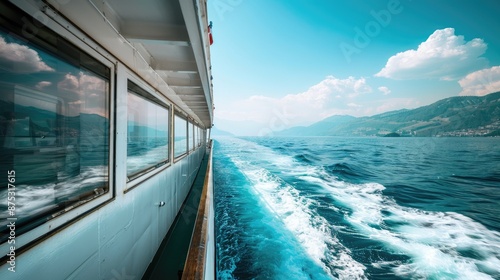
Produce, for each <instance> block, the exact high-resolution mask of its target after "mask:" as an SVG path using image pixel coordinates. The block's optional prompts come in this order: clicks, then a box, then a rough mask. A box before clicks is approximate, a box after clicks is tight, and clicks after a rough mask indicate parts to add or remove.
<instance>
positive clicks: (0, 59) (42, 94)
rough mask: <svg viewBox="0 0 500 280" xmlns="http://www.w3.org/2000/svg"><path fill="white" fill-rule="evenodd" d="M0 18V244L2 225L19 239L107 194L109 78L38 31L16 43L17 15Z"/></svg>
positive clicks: (90, 61)
mask: <svg viewBox="0 0 500 280" xmlns="http://www.w3.org/2000/svg"><path fill="white" fill-rule="evenodd" d="M0 19H1V20H2V29H0V154H1V157H0V173H1V174H5V177H4V179H3V180H0V198H1V199H0V243H3V242H5V241H6V240H7V237H8V234H9V233H8V229H9V228H8V227H7V226H6V225H7V224H8V223H9V221H8V218H16V219H17V220H16V222H15V224H16V233H17V234H22V233H24V232H26V231H28V230H30V229H32V228H35V227H37V226H39V225H41V224H43V223H45V222H47V221H49V220H51V219H53V218H55V217H57V216H59V215H60V214H62V213H65V212H67V211H69V209H73V208H75V207H76V206H79V205H81V204H84V203H86V202H89V201H93V200H95V199H97V198H98V197H101V196H103V194H107V193H109V181H108V179H109V144H110V143H109V142H110V140H109V130H110V121H109V117H110V113H109V98H110V72H111V71H110V69H109V68H107V67H106V66H104V65H103V64H102V63H100V62H99V61H98V60H96V59H94V58H93V57H91V56H89V55H88V54H86V53H84V52H83V51H81V50H80V49H79V48H77V47H76V46H74V45H72V44H71V43H69V42H68V41H66V40H65V39H64V38H62V37H61V36H59V35H57V34H55V33H54V32H52V31H50V30H48V29H44V28H42V27H41V26H40V28H39V29H38V32H37V33H36V34H30V36H23V32H22V31H23V29H22V28H23V22H22V21H21V16H19V14H16V13H14V12H9V11H5V10H4V11H2V12H0ZM23 19H24V18H23ZM3 28H6V29H3ZM24 35H26V34H24ZM7 174H8V179H7ZM11 210H15V211H11Z"/></svg>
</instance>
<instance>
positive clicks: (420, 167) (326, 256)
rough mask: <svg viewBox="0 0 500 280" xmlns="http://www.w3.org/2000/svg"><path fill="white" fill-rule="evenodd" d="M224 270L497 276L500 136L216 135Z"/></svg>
mask: <svg viewBox="0 0 500 280" xmlns="http://www.w3.org/2000/svg"><path fill="white" fill-rule="evenodd" d="M214 147H215V149H214V180H215V181H214V182H215V189H214V190H215V207H216V234H217V264H218V278H219V279H500V140H499V139H498V138H338V137H317V138H314V137H303V138H231V137H229V138H226V137H220V138H216V141H215V146H214Z"/></svg>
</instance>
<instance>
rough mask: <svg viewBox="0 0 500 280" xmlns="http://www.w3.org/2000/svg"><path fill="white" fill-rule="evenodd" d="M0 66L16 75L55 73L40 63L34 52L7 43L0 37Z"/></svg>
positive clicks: (43, 63)
mask: <svg viewBox="0 0 500 280" xmlns="http://www.w3.org/2000/svg"><path fill="white" fill-rule="evenodd" d="M0 65H1V66H2V67H4V68H6V69H9V70H10V71H13V72H16V73H35V72H41V71H55V70H54V69H53V68H51V67H49V66H48V65H47V64H45V62H43V61H42V59H41V58H40V56H39V55H38V53H37V52H36V51H35V50H32V49H30V48H29V47H27V46H23V45H20V44H17V43H7V42H6V41H5V39H4V38H3V37H1V36H0Z"/></svg>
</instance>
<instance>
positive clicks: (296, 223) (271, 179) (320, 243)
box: [221, 139, 366, 279]
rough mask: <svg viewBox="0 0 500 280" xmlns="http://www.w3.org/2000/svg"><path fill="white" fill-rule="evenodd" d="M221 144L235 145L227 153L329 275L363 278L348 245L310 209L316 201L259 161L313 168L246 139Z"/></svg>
mask: <svg viewBox="0 0 500 280" xmlns="http://www.w3.org/2000/svg"><path fill="white" fill-rule="evenodd" d="M221 145H225V146H226V147H227V145H232V146H233V147H234V150H235V152H234V153H229V155H228V156H229V157H230V158H231V160H232V161H233V162H234V163H235V165H236V166H237V167H238V169H239V170H240V171H241V172H243V173H244V174H245V176H247V178H248V179H249V180H250V181H251V182H252V183H253V188H254V190H255V191H256V192H257V193H258V194H259V197H260V198H261V199H262V200H263V201H264V202H265V203H266V205H267V207H268V209H269V210H270V211H272V212H273V213H275V214H276V216H278V217H279V219H280V220H281V221H283V223H284V225H285V227H286V228H287V229H288V230H289V231H290V232H291V233H293V234H294V236H295V237H296V238H297V240H298V241H299V243H300V244H301V246H302V247H303V248H304V249H305V251H306V252H307V254H308V255H309V256H310V257H311V259H312V260H313V261H315V262H316V263H317V264H318V265H320V266H321V267H323V269H324V270H325V272H327V273H328V274H329V275H330V276H331V277H333V274H336V275H338V276H339V278H341V279H366V277H365V276H364V270H365V267H364V266H363V265H362V264H360V263H358V262H356V261H355V260H354V259H353V258H352V257H351V254H350V253H351V252H350V251H349V249H348V248H346V247H344V246H343V245H342V244H341V243H340V242H339V240H338V239H337V238H336V237H335V236H334V234H332V232H331V226H330V224H329V223H328V221H327V220H326V219H325V218H323V217H322V216H320V215H318V214H317V213H315V212H314V211H313V210H311V205H312V204H314V203H315V201H314V200H312V199H309V198H307V197H304V196H301V194H300V193H299V191H298V190H296V189H295V188H293V187H292V186H291V185H289V184H287V183H286V182H284V181H283V180H282V179H281V178H280V177H278V176H276V175H274V174H273V173H271V172H270V171H269V170H267V169H266V168H263V167H262V165H263V164H272V165H275V166H277V167H278V170H292V171H293V172H296V173H297V175H299V174H300V175H304V176H307V175H309V174H313V173H314V172H312V169H314V168H311V169H303V168H298V167H300V166H298V165H297V162H296V161H294V160H293V159H292V158H290V157H286V156H283V155H280V154H277V153H275V152H274V151H272V150H271V149H268V148H266V147H262V146H259V145H257V144H255V143H252V142H249V141H244V140H240V139H231V143H221ZM238 151H239V152H238ZM242 151H251V152H242ZM300 170H301V171H300ZM304 170H305V171H304ZM332 250H334V251H332Z"/></svg>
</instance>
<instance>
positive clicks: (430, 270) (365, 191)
mask: <svg viewBox="0 0 500 280" xmlns="http://www.w3.org/2000/svg"><path fill="white" fill-rule="evenodd" d="M232 140H233V141H234V142H233V143H231V144H235V145H237V146H239V148H238V150H239V151H248V150H251V152H250V153H236V154H238V155H239V156H237V158H236V159H237V160H238V159H239V160H240V166H239V168H240V169H241V170H242V171H245V170H246V171H247V172H249V170H250V169H249V166H250V167H251V164H252V163H249V162H251V161H254V163H256V164H268V165H274V166H275V167H276V169H277V170H281V172H282V173H284V175H292V176H295V177H296V178H298V179H301V180H303V181H305V182H308V183H309V184H315V185H318V186H322V187H323V188H324V189H325V190H326V191H327V192H328V193H329V194H330V195H331V197H332V198H333V199H335V200H336V201H337V202H339V203H340V204H342V205H343V206H345V207H347V208H349V209H351V211H352V212H351V213H349V215H348V216H347V217H346V220H347V221H348V222H349V223H350V224H351V225H352V226H353V227H354V228H355V229H356V230H357V231H358V232H359V234H360V235H362V236H365V237H367V238H370V239H372V240H377V241H379V242H381V243H383V244H384V245H385V246H386V247H387V248H388V250H389V251H392V252H393V253H396V254H404V255H406V256H408V257H410V258H411V262H410V263H403V262H400V261H396V262H387V261H384V260H381V261H380V262H375V263H373V264H372V265H373V266H374V267H381V266H384V267H387V266H389V267H393V271H394V273H395V274H396V275H399V276H402V277H405V278H416V279H429V278H431V279H494V278H495V277H498V276H499V275H500V233H499V232H496V231H492V230H489V229H487V228H486V227H484V226H483V225H482V224H480V223H478V222H476V221H474V220H472V219H470V218H468V217H466V216H464V215H461V214H458V213H453V212H446V213H443V212H430V211H423V210H419V209H415V208H410V207H403V206H401V205H398V204H397V203H396V202H395V201H394V200H393V199H391V198H390V197H387V196H384V195H383V193H382V192H383V190H384V189H385V187H384V186H383V185H381V184H377V183H367V184H351V183H347V182H343V181H339V180H338V178H336V177H334V176H332V175H330V174H329V173H328V172H326V171H325V170H324V169H322V168H319V167H315V166H311V165H306V164H302V163H299V162H297V161H295V160H294V159H293V158H292V157H288V156H284V155H281V154H278V153H275V152H274V151H272V150H271V149H268V148H266V147H262V146H259V145H257V144H255V143H253V142H249V141H244V140H240V139H232ZM245 157H246V158H245ZM247 176H248V175H247ZM266 176H267V175H266V172H265V170H264V171H262V173H256V174H254V175H253V177H254V179H253V180H255V181H256V182H260V183H258V184H256V186H257V187H258V188H257V189H259V190H260V191H261V194H263V195H262V197H264V199H266V200H267V201H268V205H269V207H270V208H271V209H277V210H274V211H275V212H276V213H277V214H278V215H283V217H285V218H284V221H287V217H289V216H290V217H291V215H292V214H293V213H294V212H293V211H299V212H301V214H304V215H305V216H300V215H299V214H296V216H297V219H304V220H303V221H301V223H300V224H301V225H303V224H305V225H306V226H305V227H301V228H298V227H297V225H296V224H293V222H291V221H289V224H287V227H288V228H290V230H291V231H292V232H294V233H295V234H296V235H297V236H298V238H299V240H301V242H304V246H305V248H308V253H309V254H310V255H311V256H312V257H314V258H315V259H316V260H318V258H320V260H322V261H325V257H323V258H321V250H323V249H324V248H325V247H324V246H323V245H322V244H329V242H331V243H333V244H335V246H338V247H342V245H341V244H339V243H338V240H336V239H335V238H333V237H331V234H329V233H328V231H327V230H323V229H321V230H318V229H315V227H316V226H317V225H316V224H315V222H313V219H311V217H317V216H318V215H317V214H316V213H312V212H311V211H310V209H309V207H303V205H311V204H312V203H313V202H312V201H310V200H308V199H307V198H302V199H303V200H299V199H298V198H299V197H300V195H299V194H297V193H294V191H293V190H295V189H293V187H291V186H289V185H287V184H284V185H285V187H284V188H283V187H282V188H281V189H280V190H281V192H280V191H275V192H274V194H273V193H272V190H278V189H279V188H278V185H279V184H278V183H279V182H276V183H272V181H273V180H275V181H276V179H273V178H272V176H271V177H270V178H269V177H268V178H267V181H265V180H264V179H262V178H265V177H266ZM249 177H252V175H251V174H250V176H249ZM259 180H260V181H259ZM263 180H264V181H263ZM269 181H271V182H269ZM278 181H279V180H278ZM287 188H289V189H288V190H287ZM295 191H296V190H295ZM283 193H287V194H288V195H290V196H291V198H286V199H285V200H286V201H287V202H286V203H282V202H280V201H279V200H277V198H276V197H279V196H280V195H283ZM294 199H295V200H294ZM284 204H287V205H288V207H287V206H284ZM290 206H292V207H290ZM301 206H302V207H301ZM289 208H291V209H290V211H292V212H286V211H284V212H280V211H281V210H282V209H289ZM287 213H288V214H287ZM306 218H309V219H306ZM290 220H292V219H290ZM320 220H321V217H320ZM319 224H320V225H328V222H327V221H324V219H323V220H321V221H320V222H319ZM320 228H321V227H320ZM325 228H327V229H328V230H331V229H330V227H328V226H326V227H325ZM305 230H307V231H309V230H310V231H311V232H314V231H315V230H317V234H318V235H319V236H321V235H323V236H329V237H330V238H331V239H328V238H326V239H322V240H321V241H320V242H318V244H308V243H307V242H308V241H306V240H305V239H306V238H304V240H302V239H301V236H302V233H303V231H305ZM312 234H314V233H312ZM304 236H307V235H304ZM313 248H321V249H319V250H315V249H313ZM344 253H345V255H346V256H347V258H346V259H347V261H345V264H341V263H342V262H343V260H344V259H343V258H344V257H343V254H344ZM325 254H328V253H325ZM332 255H335V258H334V260H333V264H332V266H333V267H338V266H344V267H346V268H345V273H346V274H342V273H343V272H338V271H337V270H334V271H335V272H336V273H337V274H338V275H339V276H340V278H349V275H351V278H357V277H359V278H361V277H364V274H363V271H364V270H365V267H364V266H363V265H362V264H359V263H357V262H355V261H354V260H353V259H352V257H351V256H350V252H349V250H348V249H347V248H345V249H340V250H338V251H337V252H335V253H332ZM350 264H354V268H349V266H350ZM345 275H347V276H345ZM361 275H363V276H361Z"/></svg>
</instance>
